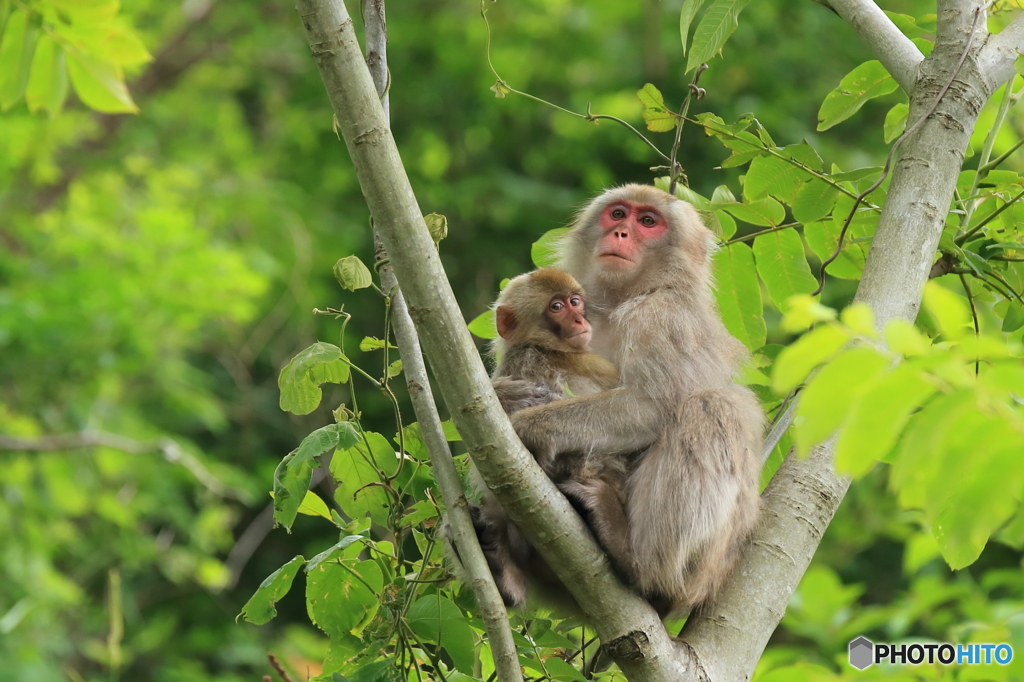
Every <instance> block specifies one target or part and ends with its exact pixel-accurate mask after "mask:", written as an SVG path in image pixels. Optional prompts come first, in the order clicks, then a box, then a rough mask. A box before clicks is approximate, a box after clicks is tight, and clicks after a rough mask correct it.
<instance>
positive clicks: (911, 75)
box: [829, 0, 924, 94]
mask: <svg viewBox="0 0 1024 682" xmlns="http://www.w3.org/2000/svg"><path fill="white" fill-rule="evenodd" d="M829 4H830V5H831V6H832V9H834V10H835V11H836V14H838V15H839V16H841V17H842V18H843V20H844V21H846V23H848V24H849V25H850V28H852V29H853V30H854V32H855V33H856V34H857V35H858V36H859V37H860V39H861V40H862V41H864V43H865V44H866V45H867V46H868V47H869V48H871V51H872V52H874V54H875V56H876V57H878V61H880V62H882V65H883V66H884V67H885V68H886V70H888V71H889V73H890V74H892V77H893V78H895V79H896V82H897V83H899V84H900V87H901V88H903V91H904V92H906V93H907V94H910V93H912V92H913V91H914V84H915V83H916V82H917V72H918V67H919V66H920V65H921V62H922V61H923V60H924V55H923V54H921V51H920V50H918V49H917V45H914V43H913V42H911V40H910V38H908V37H907V36H905V35H903V32H902V31H900V30H899V29H898V28H896V24H894V23H892V20H891V19H889V17H887V16H885V12H883V11H882V10H881V9H879V7H878V5H876V4H875V3H874V2H873V0H829Z"/></svg>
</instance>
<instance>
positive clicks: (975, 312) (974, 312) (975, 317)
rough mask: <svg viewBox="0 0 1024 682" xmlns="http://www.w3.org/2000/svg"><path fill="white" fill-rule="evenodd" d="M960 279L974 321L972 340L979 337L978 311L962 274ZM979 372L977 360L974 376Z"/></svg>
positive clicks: (979, 363)
mask: <svg viewBox="0 0 1024 682" xmlns="http://www.w3.org/2000/svg"><path fill="white" fill-rule="evenodd" d="M957 277H959V278H960V284H961V285H963V287H964V293H965V294H966V295H967V302H968V303H970V304H971V318H972V319H973V320H974V338H978V337H979V336H981V327H980V326H979V325H978V309H977V308H976V307H974V295H973V294H972V293H971V288H970V287H969V286H967V278H966V277H964V276H963V273H961V274H959V275H957ZM980 371H981V362H980V361H979V360H975V361H974V376H978V374H979V372H980Z"/></svg>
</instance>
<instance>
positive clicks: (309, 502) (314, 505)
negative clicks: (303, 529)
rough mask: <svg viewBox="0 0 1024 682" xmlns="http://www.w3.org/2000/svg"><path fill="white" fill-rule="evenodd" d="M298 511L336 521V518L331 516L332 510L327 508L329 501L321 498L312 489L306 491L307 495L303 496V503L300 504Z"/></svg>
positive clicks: (332, 521)
mask: <svg viewBox="0 0 1024 682" xmlns="http://www.w3.org/2000/svg"><path fill="white" fill-rule="evenodd" d="M298 512H299V513H300V514H305V515H306V516H322V517H323V518H325V519H327V520H328V521H330V522H331V523H334V519H333V518H331V510H330V509H328V508H327V503H326V502H324V501H323V500H322V499H320V496H319V495H317V494H316V493H315V492H313V491H312V490H307V491H306V496H305V497H304V498H302V504H300V505H299V509H298Z"/></svg>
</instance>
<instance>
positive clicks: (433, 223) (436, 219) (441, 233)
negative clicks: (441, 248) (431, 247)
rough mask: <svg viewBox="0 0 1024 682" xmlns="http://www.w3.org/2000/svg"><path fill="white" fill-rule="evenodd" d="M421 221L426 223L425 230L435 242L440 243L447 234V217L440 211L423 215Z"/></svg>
mask: <svg viewBox="0 0 1024 682" xmlns="http://www.w3.org/2000/svg"><path fill="white" fill-rule="evenodd" d="M423 222H425V223H426V224H427V232H429V233H430V238H431V239H433V240H434V243H435V244H440V243H441V240H442V239H444V238H445V237H447V236H448V218H446V217H444V216H443V215H441V214H440V213H428V214H427V215H425V216H423Z"/></svg>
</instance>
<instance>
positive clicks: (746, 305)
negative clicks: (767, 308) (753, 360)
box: [712, 242, 767, 350]
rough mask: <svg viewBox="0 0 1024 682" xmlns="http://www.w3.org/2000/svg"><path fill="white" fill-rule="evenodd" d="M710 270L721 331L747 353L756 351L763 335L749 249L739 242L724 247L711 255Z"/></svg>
mask: <svg viewBox="0 0 1024 682" xmlns="http://www.w3.org/2000/svg"><path fill="white" fill-rule="evenodd" d="M712 266H713V268H714V273H715V277H714V280H715V285H716V290H715V299H716V300H717V302H718V310H719V312H720V313H721V315H722V321H723V322H724V323H725V328H726V329H728V330H729V333H730V334H732V335H733V336H735V337H736V338H737V339H739V340H740V341H742V342H743V345H745V346H746V347H747V348H749V349H750V350H756V349H757V348H760V347H761V346H763V345H764V342H765V337H766V333H767V331H766V327H765V323H764V317H763V314H762V311H763V305H762V303H761V287H760V286H759V285H758V283H757V274H756V270H755V269H754V257H753V254H752V253H751V251H750V247H749V246H747V245H746V244H744V243H742V242H737V243H735V244H729V245H728V246H724V247H722V248H721V249H719V250H718V252H717V253H715V255H714V260H713V264H712Z"/></svg>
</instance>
